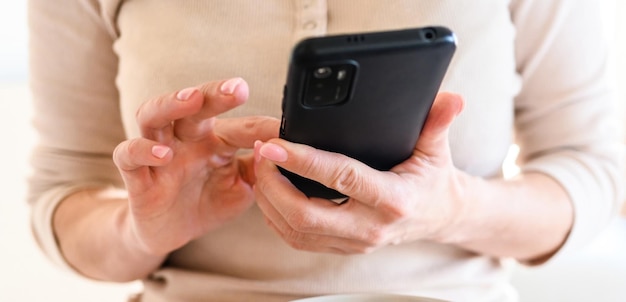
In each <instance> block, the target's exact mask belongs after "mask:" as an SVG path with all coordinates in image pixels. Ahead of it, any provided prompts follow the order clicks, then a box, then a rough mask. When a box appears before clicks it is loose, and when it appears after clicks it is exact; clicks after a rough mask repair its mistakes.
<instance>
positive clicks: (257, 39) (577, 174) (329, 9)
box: [29, 0, 620, 302]
mask: <svg viewBox="0 0 626 302" xmlns="http://www.w3.org/2000/svg"><path fill="white" fill-rule="evenodd" d="M600 20H601V15H600V9H599V5H597V4H596V3H595V2H594V1H585V0H551V1H545V0H513V1H506V0H481V1H459V0H438V1H432V0H386V1H378V0H359V1H356V0H354V1H350V0H264V1H251V0H229V1H210V0H184V1H183V0H179V1H174V0H128V1H121V0H56V1H50V0H31V1H30V26H31V41H30V42H31V44H30V49H31V52H32V53H31V81H32V90H33V99H34V103H35V117H34V125H35V127H36V129H37V131H38V132H39V134H40V139H39V144H38V146H37V147H36V149H35V150H34V154H33V160H32V163H33V167H34V174H33V176H32V178H31V182H30V199H29V202H30V204H31V205H32V212H33V220H32V222H33V229H34V233H35V235H36V237H37V240H38V241H39V243H40V244H41V246H42V248H43V249H44V250H45V252H46V253H47V254H48V255H49V256H50V257H51V259H53V261H55V262H56V263H58V264H60V265H62V266H65V267H68V268H69V266H68V265H67V264H66V262H65V261H64V259H63V255H62V254H61V253H60V251H59V249H58V247H57V245H56V242H55V237H54V232H53V230H52V227H51V225H52V224H51V219H52V215H53V212H54V209H55V207H56V205H57V204H58V203H59V201H61V200H62V199H63V198H64V197H65V196H67V195H68V194H70V193H72V192H75V191H76V190H80V189H83V188H86V187H93V186H115V187H119V188H123V183H122V182H121V179H120V177H119V175H118V172H117V170H116V168H115V166H114V164H113V161H112V159H111V155H112V151H113V149H114V148H115V146H116V145H117V144H119V143H120V142H121V141H122V140H124V139H126V138H127V137H135V136H138V135H139V131H138V128H137V126H136V123H135V119H134V113H135V111H136V109H137V108H138V106H139V105H140V104H141V103H142V102H144V101H146V100H149V99H151V98H152V97H154V96H156V95H159V94H162V93H166V92H172V91H175V90H178V89H181V88H185V87H188V86H191V85H195V84H199V83H202V82H205V81H208V80H217V79H225V78H229V77H234V76H241V77H243V78H245V79H246V80H247V81H248V83H249V85H250V89H251V91H250V100H249V101H248V102H247V103H246V105H245V106H243V107H240V108H238V109H236V110H234V111H232V112H231V113H230V115H238V116H241V115H271V116H275V117H277V116H279V115H280V101H281V93H282V86H283V84H284V80H285V76H286V70H287V63H288V56H289V51H290V49H291V47H292V46H293V45H294V43H296V42H297V41H298V40H300V39H302V38H304V37H309V36H319V35H325V34H335V33H347V32H356V31H372V30H383V29H398V28H406V27H415V26H427V25H444V26H447V27H449V28H451V29H452V30H453V31H455V32H456V35H457V37H458V41H459V42H458V51H457V53H456V55H455V58H454V60H453V62H452V65H451V67H450V70H449V72H448V74H447V76H446V79H445V81H444V84H443V89H444V90H448V91H453V92H457V93H460V94H461V95H463V96H464V97H465V98H466V101H467V106H466V109H465V111H464V112H463V113H462V115H461V116H460V117H459V118H458V119H457V120H456V121H455V124H454V125H453V126H452V132H451V142H450V144H451V149H452V155H453V159H454V163H455V165H456V166H457V167H458V168H459V169H462V170H464V171H466V172H468V173H470V174H473V175H478V176H482V177H486V178H491V177H501V166H502V162H503V159H504V158H505V156H506V154H507V151H508V150H509V147H510V145H511V144H512V143H513V142H517V143H518V144H519V146H520V147H521V154H520V157H519V161H518V163H519V164H520V166H521V168H522V170H523V171H524V170H527V171H530V170H533V171H539V172H543V173H546V174H548V175H550V176H551V177H553V178H554V179H556V180H557V181H558V182H559V183H561V184H562V186H563V187H564V188H565V189H566V190H567V192H568V193H569V195H570V197H571V199H572V201H573V204H574V207H575V215H576V216H575V224H574V227H573V230H572V231H571V234H570V236H569V238H568V240H567V242H566V244H565V245H564V247H563V248H562V250H561V251H560V252H559V253H558V254H557V256H556V257H559V255H562V254H565V253H567V251H569V250H576V249H578V248H580V247H581V246H582V245H584V244H585V243H587V242H588V241H589V240H590V239H591V238H593V236H594V235H595V234H597V233H598V232H599V231H600V230H601V229H602V228H603V226H604V225H605V224H606V223H607V221H608V219H609V218H610V217H611V216H612V215H613V214H614V213H615V212H617V205H618V203H619V202H618V200H619V197H620V192H619V191H620V189H619V186H620V183H619V177H618V176H619V174H620V169H619V167H618V164H617V162H618V158H619V140H618V139H619V137H618V136H617V132H618V131H617V129H619V125H617V123H614V120H613V119H612V118H611V114H612V112H613V111H614V104H613V97H612V92H611V87H610V84H611V83H610V82H609V80H608V77H607V72H606V71H607V47H606V44H605V41H604V40H603V36H602V35H601V32H602V25H601V23H600ZM502 202H506V200H503V201H502ZM529 219H532V218H530V217H529ZM506 275H507V274H506V270H505V268H504V266H503V262H502V260H501V259H493V258H490V257H487V256H483V255H477V254H473V253H470V252H467V251H465V250H461V249H459V248H457V247H454V246H444V245H440V244H435V243H431V242H424V241H418V242H413V243H409V244H403V245H398V246H390V247H387V248H383V249H381V250H379V251H377V252H374V253H372V254H367V255H356V256H338V255H330V254H318V253H310V252H303V251H297V250H294V249H292V248H291V247H289V246H288V245H287V244H285V243H284V242H282V240H281V239H280V238H279V237H278V236H277V235H275V234H274V233H273V232H272V231H271V230H270V229H269V228H268V227H267V226H266V225H265V224H264V222H263V218H262V215H261V213H260V211H259V210H258V208H256V207H253V208H252V209H250V210H249V211H248V212H247V213H245V214H244V215H243V216H242V217H240V218H239V219H237V220H235V221H233V222H231V223H229V224H227V225H225V226H223V227H222V228H220V229H218V230H217V231H215V232H211V233H210V234H207V235H206V236H204V237H202V238H200V239H198V240H196V241H193V242H191V243H190V244H188V245H187V246H185V247H183V248H181V249H180V250H178V251H176V252H174V253H172V255H171V257H170V258H169V260H168V261H167V262H166V264H165V265H164V267H163V268H162V269H160V270H159V271H157V272H155V273H154V274H153V276H152V277H151V278H149V279H148V280H145V285H146V287H145V293H144V295H143V298H142V299H143V300H142V301H148V302H152V301H213V300H215V301H229V300H233V301H244V300H254V301H264V300H268V301H273V300H276V301H284V300H288V299H292V298H298V297H305V296H312V295H323V294H333V293H350V292H366V291H367V292H371V291H376V292H401V293H410V294H416V295H424V296H431V297H436V298H443V299H449V300H455V301H515V299H516V298H515V296H516V295H515V293H514V291H513V290H512V289H511V287H510V286H509V285H508V282H507V276H506Z"/></svg>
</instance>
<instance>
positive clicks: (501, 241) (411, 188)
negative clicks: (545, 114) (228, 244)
mask: <svg viewBox="0 0 626 302" xmlns="http://www.w3.org/2000/svg"><path fill="white" fill-rule="evenodd" d="M463 105H464V102H463V99H462V98H461V97H460V96H458V95H454V94H450V93H441V94H439V95H438V96H437V98H436V100H435V103H434V105H433V108H432V110H431V112H430V115H429V117H428V120H427V121H426V124H425V126H424V129H423V132H422V134H421V137H420V139H419V141H418V142H417V144H416V146H415V149H414V152H413V155H412V156H411V157H410V158H409V159H407V160H406V161H405V162H403V163H401V164H400V165H398V166H396V167H394V168H393V169H392V170H391V171H388V172H381V171H377V170H374V169H371V168H369V167H368V166H366V165H364V164H362V163H360V162H358V161H356V160H353V159H350V158H347V157H345V156H342V155H340V154H336V153H330V152H325V151H321V150H316V149H314V148H311V147H308V146H305V145H299V144H294V143H290V142H287V141H284V140H280V139H272V140H270V141H269V142H266V143H263V142H260V141H258V142H256V143H255V161H256V163H257V165H255V167H256V175H257V179H258V180H257V183H256V185H255V192H256V196H257V204H258V205H259V207H260V208H261V210H262V211H263V213H264V214H265V216H266V221H267V223H268V225H269V226H270V227H271V228H272V229H274V230H275V231H276V233H278V234H279V235H280V236H281V237H282V238H283V239H284V240H285V241H286V242H287V243H289V244H290V245H291V246H292V247H294V248H296V249H301V250H307V251H314V252H328V253H339V254H354V253H370V252H373V251H375V250H376V249H379V248H381V247H384V246H387V245H390V244H401V243H404V242H411V241H415V240H431V241H436V242H440V243H446V244H456V245H458V246H460V247H463V248H465V249H469V250H472V251H475V252H477V253H481V254H487V255H493V256H500V257H514V258H517V259H518V260H521V261H526V262H530V263H539V262H541V261H544V260H545V259H547V258H548V257H549V256H550V255H552V254H553V253H554V252H555V251H556V250H557V249H558V248H559V247H560V246H561V245H562V243H563V241H564V240H565V239H566V237H567V235H568V232H569V230H570V228H571V226H572V223H573V209H572V206H571V203H570V201H569V199H568V196H567V194H566V193H565V191H564V190H563V189H562V187H560V185H558V184H557V183H556V182H555V181H554V180H552V179H551V178H549V177H547V176H545V175H542V174H526V175H521V176H519V177H517V178H515V179H512V180H507V181H505V180H485V179H482V178H478V177H473V176H470V175H468V174H466V173H464V172H462V171H460V170H458V169H456V168H455V167H454V165H453V163H452V157H451V154H450V149H449V144H448V130H449V127H450V125H451V124H452V122H453V121H454V119H455V117H456V116H457V115H458V114H459V113H460V112H461V111H462V109H463ZM276 165H278V166H281V167H283V168H285V169H287V170H290V171H292V172H295V173H297V174H300V175H303V176H305V177H307V178H310V179H313V180H316V181H319V182H321V183H322V184H324V185H326V186H328V187H330V188H333V189H336V190H337V191H339V192H341V193H344V194H345V195H347V196H350V199H349V200H348V201H347V202H346V203H344V204H342V205H336V204H333V203H331V202H328V201H327V200H322V199H319V198H307V197H306V196H305V195H303V194H302V193H301V192H300V191H298V190H297V189H296V188H295V187H294V186H293V185H291V183H289V181H288V180H287V179H286V178H285V177H283V176H282V174H281V173H280V172H279V171H278V170H277V169H276ZM537 234H541V236H537Z"/></svg>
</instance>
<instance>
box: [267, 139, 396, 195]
mask: <svg viewBox="0 0 626 302" xmlns="http://www.w3.org/2000/svg"><path fill="white" fill-rule="evenodd" d="M258 152H259V153H260V156H263V157H264V158H267V159H269V160H271V161H273V162H274V163H275V164H276V165H279V166H281V167H283V168H285V169H287V170H289V171H291V172H293V173H296V174H298V175H301V176H303V177H306V178H309V179H312V180H315V181H317V182H319V183H321V184H323V185H325V186H327V187H329V188H332V189H335V190H337V191H339V192H341V193H343V194H345V195H347V196H350V197H352V198H353V199H356V200H358V201H359V202H361V203H364V204H367V205H370V206H372V207H376V206H377V205H379V204H381V203H383V202H384V201H385V198H386V197H387V196H390V195H391V192H388V191H390V190H392V189H393V186H392V185H385V184H388V183H390V181H389V178H388V175H389V174H390V173H391V172H381V171H378V170H376V169H374V168H371V167H369V166H368V165H366V164H364V163H362V162H360V161H358V160H356V159H353V158H350V157H348V156H345V155H343V154H339V153H334V152H328V151H324V150H319V149H315V148H313V147H310V146H307V145H303V144H296V143H291V142H288V141H285V140H282V139H272V140H270V141H269V142H268V143H265V144H263V146H262V147H261V148H259V151H258Z"/></svg>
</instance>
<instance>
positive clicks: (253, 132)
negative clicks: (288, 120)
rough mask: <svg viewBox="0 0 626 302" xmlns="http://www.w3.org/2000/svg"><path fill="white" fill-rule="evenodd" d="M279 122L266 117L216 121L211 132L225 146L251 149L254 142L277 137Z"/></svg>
mask: <svg viewBox="0 0 626 302" xmlns="http://www.w3.org/2000/svg"><path fill="white" fill-rule="evenodd" d="M279 129H280V121H279V120H278V119H276V118H273V117H268V116H246V117H238V118H223V119H216V120H215V125H214V128H213V131H214V133H215V135H216V136H217V137H219V138H220V139H221V140H222V141H223V142H224V143H226V144H227V145H230V146H233V147H237V148H247V149H251V148H252V147H254V142H255V141H257V140H259V141H263V142H265V141H268V140H270V139H272V138H275V137H278V131H279Z"/></svg>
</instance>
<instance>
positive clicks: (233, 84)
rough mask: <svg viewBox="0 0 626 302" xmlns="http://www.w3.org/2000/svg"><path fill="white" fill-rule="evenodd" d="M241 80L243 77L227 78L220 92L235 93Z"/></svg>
mask: <svg viewBox="0 0 626 302" xmlns="http://www.w3.org/2000/svg"><path fill="white" fill-rule="evenodd" d="M241 82H243V79H242V78H232V79H230V80H227V81H226V82H224V83H222V86H220V92H221V93H222V94H225V95H231V94H233V93H235V90H236V89H237V86H239V84H241Z"/></svg>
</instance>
